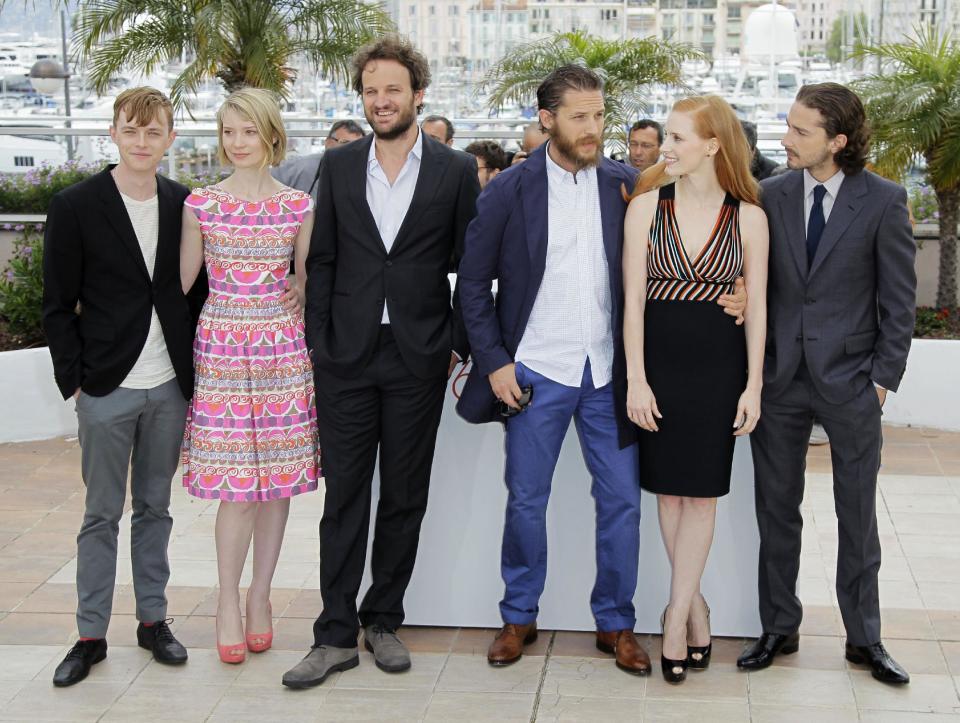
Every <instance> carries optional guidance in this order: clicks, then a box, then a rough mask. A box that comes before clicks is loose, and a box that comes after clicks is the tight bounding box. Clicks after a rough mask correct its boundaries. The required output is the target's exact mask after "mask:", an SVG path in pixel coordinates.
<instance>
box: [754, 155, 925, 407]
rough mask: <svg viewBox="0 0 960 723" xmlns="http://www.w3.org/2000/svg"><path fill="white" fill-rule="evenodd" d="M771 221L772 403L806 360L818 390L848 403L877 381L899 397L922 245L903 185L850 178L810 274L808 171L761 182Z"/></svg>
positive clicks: (767, 379) (768, 368) (868, 176)
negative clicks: (805, 177) (805, 184)
mask: <svg viewBox="0 0 960 723" xmlns="http://www.w3.org/2000/svg"><path fill="white" fill-rule="evenodd" d="M761 192H762V196H761V198H762V203H763V209H764V211H765V212H766V214H767V219H768V220H769V223H770V279H769V283H768V287H767V296H768V298H767V314H768V328H767V347H766V356H765V359H764V396H768V397H769V396H776V395H778V394H779V393H781V392H782V391H783V390H784V389H786V387H787V385H788V384H789V383H790V381H791V380H792V379H793V377H794V376H795V374H796V371H797V368H798V366H799V364H800V359H801V354H802V355H803V358H804V359H805V361H806V365H807V368H808V370H809V372H810V376H811V378H812V380H813V383H814V385H815V387H816V389H817V392H818V393H819V394H820V395H821V396H822V397H823V398H824V399H826V400H827V401H828V402H830V403H831V404H843V403H844V402H847V401H849V400H850V399H852V398H853V397H854V395H856V394H857V393H858V392H860V391H861V390H862V389H863V385H864V384H866V383H868V382H869V381H870V380H872V381H873V382H875V383H876V384H879V385H880V386H882V387H885V388H887V389H889V390H891V391H896V390H897V387H898V386H899V385H900V379H901V377H902V376H903V371H904V369H905V368H906V364H907V353H908V352H909V351H910V340H911V338H912V337H913V324H914V316H915V314H916V288H917V278H916V272H915V270H914V257H915V255H916V248H917V247H916V242H915V241H914V239H913V230H912V228H911V226H910V219H909V216H908V214H907V193H906V190H905V189H904V188H903V186H900V185H898V184H896V183H893V182H891V181H888V180H886V179H885V178H882V177H880V176H878V175H876V174H874V173H871V172H869V171H861V172H859V173H854V174H852V175H849V176H847V177H846V178H844V180H843V185H841V186H840V192H839V193H838V194H837V199H836V202H835V203H834V205H833V210H832V211H831V213H830V218H829V219H828V220H827V225H826V227H825V228H824V231H823V236H822V237H821V239H820V245H819V246H818V248H817V253H816V256H815V257H814V259H813V263H812V264H811V265H810V268H809V271H808V269H807V251H806V224H805V223H804V207H803V200H804V199H803V171H791V172H789V173H785V174H783V175H780V176H774V177H773V178H769V179H767V180H765V181H764V182H763V183H762V184H761Z"/></svg>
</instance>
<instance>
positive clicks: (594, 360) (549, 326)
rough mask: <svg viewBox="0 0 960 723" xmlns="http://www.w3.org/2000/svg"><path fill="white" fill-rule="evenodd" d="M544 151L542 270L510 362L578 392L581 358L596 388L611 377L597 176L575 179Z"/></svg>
mask: <svg viewBox="0 0 960 723" xmlns="http://www.w3.org/2000/svg"><path fill="white" fill-rule="evenodd" d="M547 151H548V152H547V154H546V156H547V179H546V180H547V193H548V200H547V263H546V268H545V270H544V273H543V281H542V282H541V284H540V290H539V291H538V293H537V300H536V301H535V302H534V304H533V309H532V310H531V312H530V320H529V321H528V322H527V328H526V329H525V331H524V333H523V338H522V339H521V340H520V346H519V347H518V348H517V354H516V360H517V361H519V362H521V363H522V364H524V365H525V366H527V367H529V368H530V369H532V370H533V371H535V372H537V373H538V374H542V375H543V376H545V377H547V378H548V379H550V380H552V381H555V382H557V383H558V384H563V385H564V386H568V387H579V386H580V384H581V383H582V381H583V369H584V366H585V365H586V362H587V359H589V360H590V371H591V376H592V379H593V386H594V387H595V388H597V389H599V388H600V387H602V386H604V385H606V384H609V383H610V380H611V378H612V377H613V328H612V321H611V313H612V299H611V294H610V275H609V272H608V268H607V257H606V253H605V251H604V248H603V227H602V224H601V220H600V192H599V189H598V187H597V170H596V168H586V169H584V170H582V171H578V172H577V174H576V178H575V177H574V175H573V174H572V173H570V172H569V171H566V170H564V169H563V168H562V167H561V166H559V165H558V164H556V163H555V162H554V161H553V159H552V158H550V153H549V148H548V149H547Z"/></svg>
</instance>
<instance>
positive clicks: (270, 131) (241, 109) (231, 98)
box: [217, 88, 287, 167]
mask: <svg viewBox="0 0 960 723" xmlns="http://www.w3.org/2000/svg"><path fill="white" fill-rule="evenodd" d="M231 110H232V111H235V112H236V113H238V114H239V115H241V116H243V117H244V118H246V119H247V120H248V121H250V122H251V123H253V124H254V125H255V126H256V127H257V134H258V135H259V136H260V140H261V142H262V143H263V145H264V147H265V148H266V149H267V152H266V154H265V155H264V163H263V165H264V167H266V166H276V165H279V164H280V163H281V162H282V161H283V159H284V156H286V154H287V132H286V131H285V130H284V128H283V119H282V118H281V117H280V104H279V103H278V102H277V97H276V96H275V95H274V94H273V93H271V92H270V91H268V90H263V89H261V88H241V89H240V90H235V91H233V92H232V93H231V94H230V95H228V96H227V99H226V100H225V101H223V105H221V106H220V109H219V110H218V111H217V160H219V161H220V165H223V166H228V165H230V159H229V158H227V154H226V152H225V151H224V150H223V116H224V115H225V114H226V113H227V111H231Z"/></svg>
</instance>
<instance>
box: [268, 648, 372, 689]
mask: <svg viewBox="0 0 960 723" xmlns="http://www.w3.org/2000/svg"><path fill="white" fill-rule="evenodd" d="M359 664H360V656H359V655H358V654H357V649H356V648H333V647H330V646H329V645H320V646H318V647H316V648H314V649H313V650H311V651H310V652H309V653H307V656H306V657H305V658H304V659H303V660H301V661H300V662H299V663H297V664H296V665H295V666H293V667H292V668H291V669H290V670H288V671H287V672H286V673H284V674H283V684H284V685H285V686H287V687H288V688H312V687H313V686H315V685H320V684H321V683H322V682H323V681H325V680H326V679H327V677H328V676H329V675H330V674H331V673H336V672H337V671H339V670H350V668H356V667H357V666H358V665H359Z"/></svg>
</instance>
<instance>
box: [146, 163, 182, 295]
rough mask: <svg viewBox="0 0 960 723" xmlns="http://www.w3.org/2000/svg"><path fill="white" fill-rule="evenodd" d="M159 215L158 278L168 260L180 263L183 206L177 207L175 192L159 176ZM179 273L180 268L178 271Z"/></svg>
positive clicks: (156, 263)
mask: <svg viewBox="0 0 960 723" xmlns="http://www.w3.org/2000/svg"><path fill="white" fill-rule="evenodd" d="M157 215H158V216H159V219H158V221H159V225H158V231H157V257H156V260H155V261H154V262H153V278H154V279H156V278H158V275H157V272H163V271H164V266H166V265H167V263H168V261H170V262H174V263H176V265H177V266H178V267H179V264H180V227H181V218H182V216H183V208H182V207H180V208H177V204H176V203H175V202H174V200H173V194H172V193H171V192H170V188H169V187H168V186H167V183H166V181H165V179H163V178H161V177H160V176H157ZM177 275H179V269H178V272H177Z"/></svg>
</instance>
